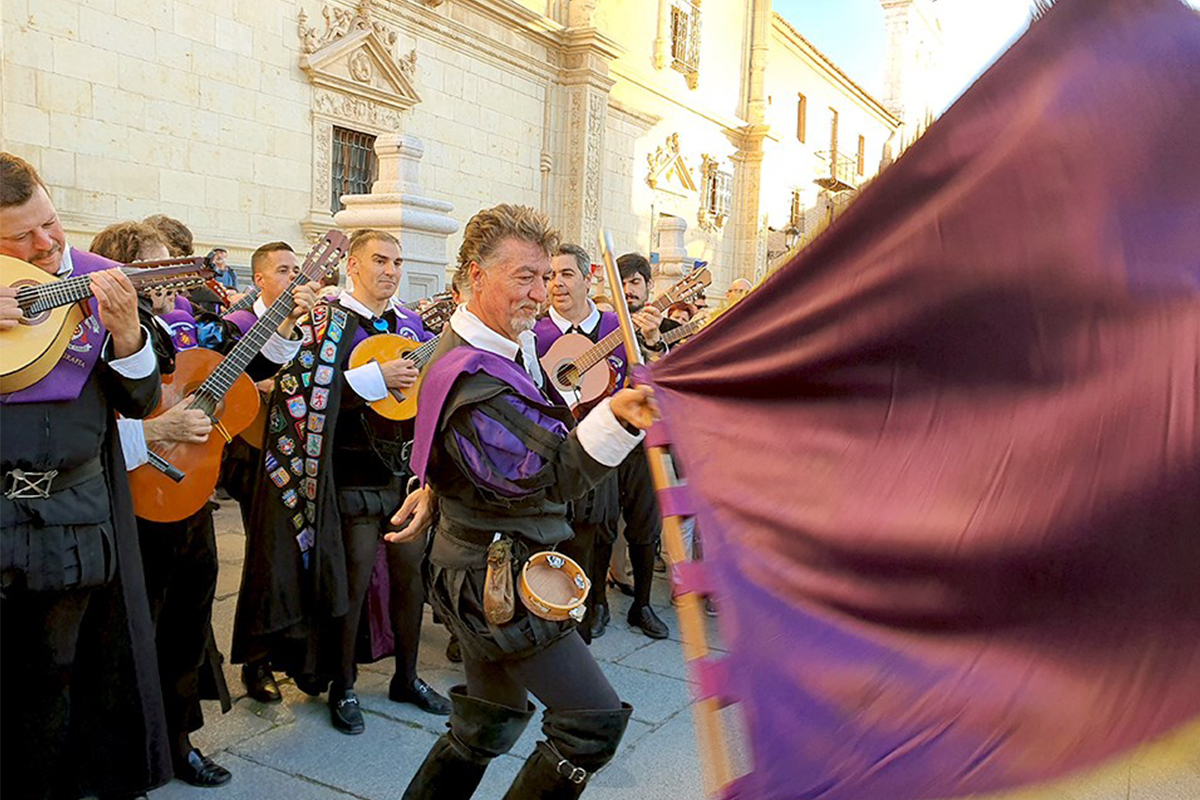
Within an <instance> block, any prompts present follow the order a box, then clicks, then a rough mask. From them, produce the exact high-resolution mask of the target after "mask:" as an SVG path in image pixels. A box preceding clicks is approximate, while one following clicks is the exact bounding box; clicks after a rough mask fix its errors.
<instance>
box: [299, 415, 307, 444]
mask: <svg viewBox="0 0 1200 800" xmlns="http://www.w3.org/2000/svg"><path fill="white" fill-rule="evenodd" d="M305 424H306V423H305V421H304V420H302V419H301V420H296V435H297V436H299V437H300V438H301V439H303V438H304V434H306V433H308V430H307V429H306V428H305Z"/></svg>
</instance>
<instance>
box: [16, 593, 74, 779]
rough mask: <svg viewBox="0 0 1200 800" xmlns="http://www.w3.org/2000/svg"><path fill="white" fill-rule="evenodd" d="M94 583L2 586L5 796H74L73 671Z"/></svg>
mask: <svg viewBox="0 0 1200 800" xmlns="http://www.w3.org/2000/svg"><path fill="white" fill-rule="evenodd" d="M92 591H93V590H91V589H73V590H71V589H68V590H64V591H54V592H27V591H24V590H19V591H12V592H10V591H6V593H5V595H4V598H3V600H0V631H2V634H0V654H3V665H2V667H0V676H2V677H0V707H2V708H3V715H2V716H0V720H2V722H0V737H2V738H0V741H2V742H3V747H4V756H3V759H4V769H3V770H0V774H2V775H3V781H2V782H0V794H3V796H4V797H6V798H8V797H21V798H37V799H38V800H42V799H43V798H46V799H49V798H56V799H57V798H72V800H73V797H77V796H78V789H77V788H76V786H75V784H76V782H77V780H78V775H77V771H76V770H75V769H73V768H72V766H73V762H74V759H73V757H72V756H71V754H70V752H69V748H70V745H71V742H70V735H69V734H70V728H71V710H72V709H71V682H72V681H71V673H72V667H73V665H74V663H75V653H76V650H77V647H78V644H79V634H80V630H81V628H82V626H83V623H84V617H85V615H86V613H87V609H88V602H89V600H90V599H91V596H92Z"/></svg>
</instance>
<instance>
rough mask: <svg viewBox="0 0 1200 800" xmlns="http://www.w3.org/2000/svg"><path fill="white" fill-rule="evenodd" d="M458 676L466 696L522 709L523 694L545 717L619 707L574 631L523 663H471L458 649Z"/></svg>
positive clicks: (609, 686)
mask: <svg viewBox="0 0 1200 800" xmlns="http://www.w3.org/2000/svg"><path fill="white" fill-rule="evenodd" d="M518 602H519V601H518ZM463 671H464V672H465V673H466V676H467V694H469V695H470V696H472V697H479V698H482V699H484V700H489V701H491V702H493V703H500V704H501V705H505V706H508V707H509V708H525V702H526V692H532V693H533V695H534V697H536V698H537V699H538V700H540V701H541V702H542V703H543V704H544V705H545V706H546V710H547V711H550V712H553V711H582V710H615V709H619V708H621V700H620V698H618V697H617V693H616V691H614V690H613V688H612V686H611V685H610V684H609V682H608V678H606V677H604V673H603V672H601V671H600V665H599V664H597V663H596V659H594V658H592V654H591V651H589V650H588V648H587V645H585V644H584V643H583V640H582V639H580V638H579V634H578V633H575V632H574V631H572V632H571V633H570V634H569V635H567V636H564V637H562V638H561V639H558V640H556V641H555V642H554V643H553V644H551V645H549V646H548V647H546V648H545V649H542V650H539V651H537V652H536V653H534V654H532V655H530V656H527V657H525V658H518V659H511V660H505V661H477V660H475V659H473V658H471V657H470V656H469V655H468V654H467V652H466V651H465V650H464V651H463Z"/></svg>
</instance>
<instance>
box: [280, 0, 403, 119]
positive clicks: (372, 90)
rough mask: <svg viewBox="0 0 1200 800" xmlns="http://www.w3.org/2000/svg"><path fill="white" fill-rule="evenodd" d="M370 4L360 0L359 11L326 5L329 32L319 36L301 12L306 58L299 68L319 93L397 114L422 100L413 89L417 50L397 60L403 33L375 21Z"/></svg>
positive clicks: (301, 29) (299, 29) (326, 29)
mask: <svg viewBox="0 0 1200 800" xmlns="http://www.w3.org/2000/svg"><path fill="white" fill-rule="evenodd" d="M373 8H374V5H373V2H372V0H359V4H358V6H357V9H356V10H355V11H349V10H347V9H343V8H339V7H337V6H331V5H326V6H325V8H324V10H323V11H322V14H323V15H324V17H325V30H324V32H322V33H320V34H318V33H317V31H316V29H315V28H314V27H312V26H311V25H309V24H308V15H307V14H306V13H305V12H304V10H303V9H301V10H300V18H299V25H298V32H299V36H300V42H301V48H302V50H303V52H304V55H302V56H301V57H300V67H301V69H303V70H304V71H305V72H306V73H308V77H309V80H310V81H312V84H313V86H315V87H317V88H318V89H321V88H324V89H331V90H335V91H338V92H342V93H345V94H348V95H353V96H357V97H360V98H361V99H363V100H366V101H370V102H372V103H376V104H379V105H382V106H385V107H388V108H392V109H395V110H396V111H404V110H405V109H408V108H411V107H412V106H413V105H414V104H416V103H419V102H420V100H421V98H420V96H419V95H418V94H417V91H416V88H415V87H414V85H413V80H414V79H415V77H416V66H417V51H416V50H415V49H413V50H412V51H410V52H409V53H408V55H406V56H403V57H398V56H397V55H396V54H395V49H396V44H397V42H398V41H399V34H398V33H397V32H396V31H395V30H393V29H392V28H389V27H388V26H387V25H385V24H383V23H382V22H380V21H378V20H376V19H373V18H372V14H373Z"/></svg>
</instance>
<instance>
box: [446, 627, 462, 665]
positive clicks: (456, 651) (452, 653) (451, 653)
mask: <svg viewBox="0 0 1200 800" xmlns="http://www.w3.org/2000/svg"><path fill="white" fill-rule="evenodd" d="M446 658H447V659H448V660H449V661H453V662H454V663H455V664H461V663H462V645H460V644H459V643H458V637H457V636H455V635H454V634H450V641H449V642H448V643H447V644H446Z"/></svg>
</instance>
